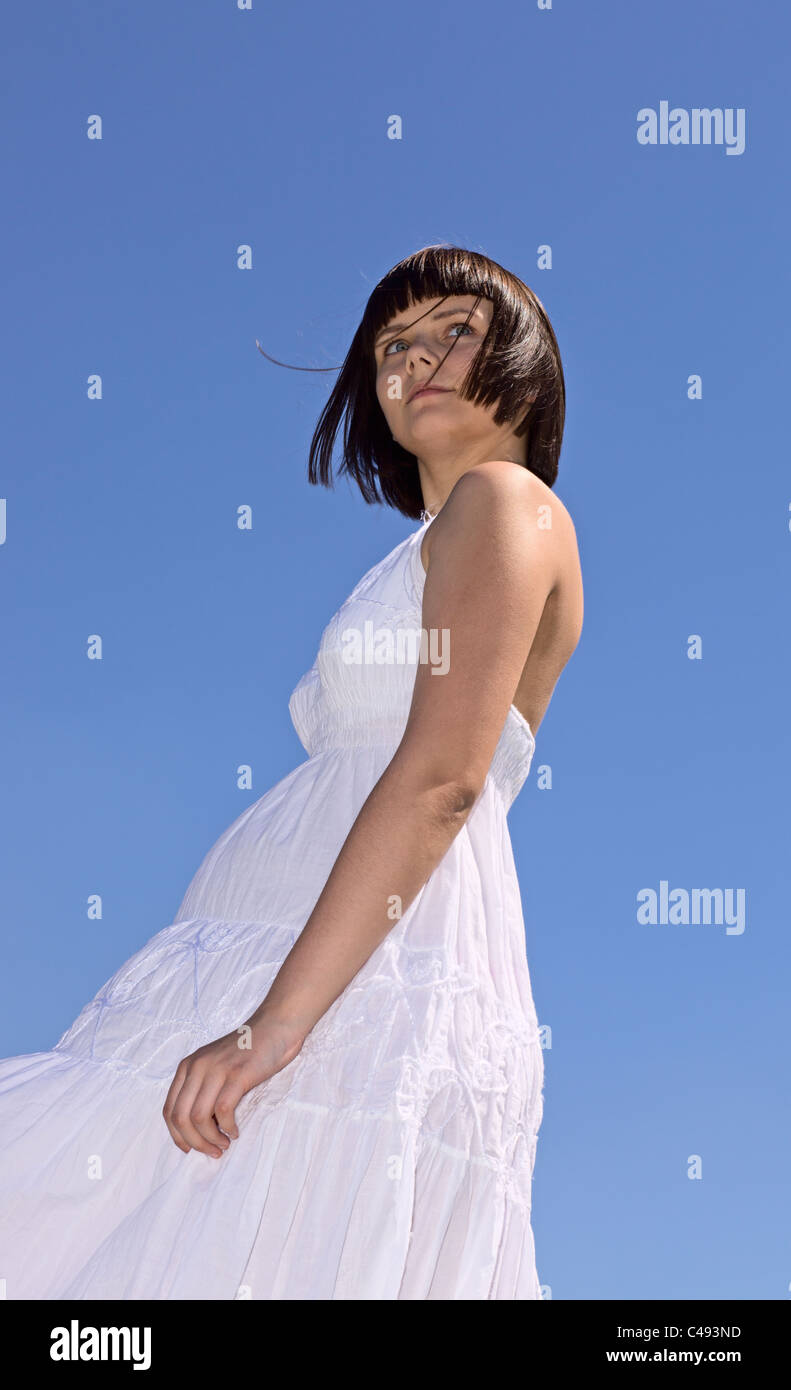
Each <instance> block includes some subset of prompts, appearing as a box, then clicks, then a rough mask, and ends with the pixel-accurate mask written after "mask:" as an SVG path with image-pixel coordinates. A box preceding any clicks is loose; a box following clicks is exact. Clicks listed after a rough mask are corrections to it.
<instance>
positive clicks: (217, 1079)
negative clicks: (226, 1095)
mask: <svg viewBox="0 0 791 1390" xmlns="http://www.w3.org/2000/svg"><path fill="white" fill-rule="evenodd" d="M224 1084H225V1076H224V1074H220V1075H217V1074H216V1073H215V1074H214V1075H211V1074H210V1075H209V1076H205V1077H204V1079H203V1085H202V1086H201V1088H200V1090H199V1091H198V1093H197V1095H196V1096H195V1099H194V1100H193V1102H192V1106H191V1108H190V1120H191V1121H192V1124H193V1125H194V1127H195V1129H196V1130H197V1131H198V1133H199V1134H200V1135H202V1136H203V1138H204V1139H205V1140H206V1142H207V1143H208V1144H212V1145H214V1146H215V1147H216V1148H218V1149H222V1150H225V1149H227V1148H228V1144H229V1142H230V1141H229V1140H228V1139H227V1138H226V1136H225V1135H224V1134H223V1133H222V1131H221V1130H220V1128H219V1126H218V1124H217V1121H216V1120H215V1118H214V1111H215V1105H216V1101H217V1096H218V1095H219V1094H220V1092H221V1091H222V1088H223V1086H224Z"/></svg>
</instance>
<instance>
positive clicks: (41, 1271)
mask: <svg viewBox="0 0 791 1390" xmlns="http://www.w3.org/2000/svg"><path fill="white" fill-rule="evenodd" d="M432 519H433V518H429V519H428V520H425V519H424V521H423V523H422V524H421V526H420V527H419V529H417V530H416V531H413V532H412V533H411V534H410V535H409V536H408V537H407V538H406V539H405V540H404V541H402V542H401V543H400V544H399V545H397V546H396V547H395V549H394V550H392V551H391V553H390V554H389V555H387V556H386V557H385V558H384V559H383V560H381V561H380V562H379V564H377V565H375V566H374V568H373V569H371V570H369V572H368V573H367V574H366V575H365V576H364V577H363V578H362V579H361V580H360V582H359V584H357V586H356V587H355V589H354V590H353V591H352V593H351V594H350V595H349V597H348V599H346V601H345V602H344V603H343V604H342V605H341V607H340V609H339V610H338V612H337V613H336V614H335V615H334V617H333V618H332V619H331V621H330V623H329V624H328V626H327V627H326V628H325V630H324V633H323V634H322V638H321V643H320V646H319V651H318V654H317V657H316V661H315V664H314V665H313V667H312V668H311V669H310V671H308V672H307V673H306V675H304V676H303V678H302V679H301V680H300V682H299V684H298V685H297V687H296V689H295V690H294V693H293V695H292V696H291V700H290V705H289V707H290V711H291V716H292V719H293V722H294V726H295V728H296V730H297V733H298V734H299V737H300V739H301V741H302V743H303V744H304V746H305V749H306V750H307V753H308V758H307V759H306V760H305V761H304V762H302V763H300V764H299V765H298V766H297V767H296V768H295V769H294V771H293V772H291V773H290V774H289V775H288V776H286V777H285V778H284V779H283V780H282V781H280V782H279V783H278V784H277V785H276V786H274V787H273V788H272V789H271V790H270V791H268V792H267V793H266V794H265V795H264V796H262V797H261V798H260V799H259V800H257V801H255V802H254V803H253V804H252V805H251V806H248V807H247V809H246V810H245V811H243V812H242V814H241V815H240V816H239V817H238V818H237V819H236V820H235V821H234V822H233V824H232V825H230V826H229V828H228V829H227V830H225V831H224V833H223V834H222V835H221V836H220V838H219V839H218V840H217V842H216V843H215V844H214V845H213V846H212V848H211V849H210V850H209V852H208V854H207V855H206V857H205V859H204V860H203V863H202V864H201V866H200V868H199V869H198V871H197V873H196V874H195V877H194V878H193V880H192V882H191V883H190V885H189V887H188V889H187V892H186V894H185V896H184V899H183V902H182V904H181V907H180V909H179V911H178V913H177V916H176V919H175V921H174V922H173V923H172V924H171V925H169V926H166V927H165V928H164V929H163V930H161V931H159V932H157V934H156V935H155V936H152V937H151V939H150V940H149V941H148V942H147V943H146V944H145V945H144V946H143V947H142V948H141V949H140V950H139V951H138V952H137V953H136V954H135V955H134V956H132V957H131V959H130V960H128V961H127V962H126V963H125V964H124V965H122V966H121V967H120V969H119V970H118V971H117V972H116V974H115V975H114V976H113V977H112V979H110V980H109V981H108V982H107V984H106V985H105V986H104V987H103V988H102V989H101V990H100V991H99V992H98V994H97V995H96V997H95V998H94V999H92V1000H91V1001H90V1003H88V1004H86V1005H85V1007H84V1008H83V1009H82V1011H81V1013H80V1014H79V1016H78V1017H77V1018H76V1020H75V1021H74V1023H73V1024H72V1025H71V1027H70V1028H69V1029H68V1030H67V1031H66V1032H65V1033H64V1034H63V1036H62V1037H61V1039H60V1041H59V1042H58V1043H57V1044H56V1045H55V1047H54V1048H53V1049H52V1050H51V1051H49V1052H37V1053H33V1054H29V1055H26V1056H19V1057H11V1058H8V1059H6V1060H3V1061H0V1134H2V1137H3V1139H2V1153H1V1154H0V1277H2V1278H4V1279H5V1281H6V1283H5V1288H6V1297H7V1298H8V1299H12V1300H13V1299H67V1298H75V1299H237V1298H251V1299H261V1300H264V1299H288V1300H302V1299H320V1300H331V1299H358V1300H364V1299H383V1300H387V1299H414V1300H422V1299H447V1300H455V1299H465V1300H466V1299H470V1300H472V1299H538V1298H540V1297H541V1292H540V1286H539V1280H538V1275H537V1272H536V1263H535V1251H534V1243H533V1234H532V1229H531V1219H530V1218H531V1189H532V1178H533V1168H534V1162H535V1153H536V1143H537V1137H538V1130H539V1126H540V1123H541V1118H542V1113H543V1079H544V1063H543V1053H542V1048H541V1039H540V1033H539V1028H538V1021H537V1017H536V1011H535V1006H534V1003H533V997H532V991H531V983H530V975H529V971H528V964H527V957H526V950H525V928H524V921H523V915H522V905H521V901H520V894H519V885H518V882H517V877H516V870H515V867H514V860H513V854H512V849H511V841H510V836H509V831H508V825H507V820H506V814H507V811H508V808H509V806H510V805H511V803H512V801H513V799H514V797H515V796H516V794H517V793H518V791H519V790H520V788H521V786H522V785H523V783H524V781H525V778H526V776H527V774H528V771H529V769H530V764H531V760H532V757H533V751H534V747H535V740H534V738H533V735H532V733H531V731H530V728H529V725H528V724H527V722H526V721H525V719H524V718H523V717H522V716H521V715H520V714H519V713H518V711H517V710H516V709H515V708H513V707H512V708H511V710H510V711H509V714H508V717H507V719H506V722H505V727H504V729H503V733H502V736H501V738H500V740H499V743H498V745H497V748H496V751H495V754H494V758H493V760H492V764H491V768H490V771H489V774H488V776H487V779H486V782H485V785H484V788H483V790H482V792H481V794H480V796H479V798H478V799H477V801H476V802H475V805H474V806H473V809H472V811H471V812H470V814H469V816H468V818H467V821H466V823H465V824H464V826H463V827H462V829H461V830H460V831H459V833H458V835H457V836H456V838H455V839H454V841H453V843H452V844H451V846H450V848H449V849H448V851H447V853H446V854H445V855H444V856H443V858H442V860H441V862H440V864H439V865H438V867H437V868H436V869H435V871H434V872H433V873H432V875H431V876H430V878H429V880H428V882H427V883H426V884H425V886H424V887H423V888H422V890H421V891H420V892H419V893H418V895H417V897H416V899H415V900H414V901H413V902H412V904H411V905H410V906H409V908H408V909H407V910H406V911H405V912H404V914H403V916H402V917H401V919H400V921H397V922H395V923H394V925H393V927H392V930H391V931H390V933H389V935H388V936H387V937H386V938H385V940H384V941H383V942H382V943H381V944H380V945H379V946H378V947H377V948H376V949H375V951H374V952H373V954H372V955H371V957H370V958H369V960H368V961H367V963H366V964H365V965H364V966H363V968H362V969H361V970H360V971H359V973H358V974H357V975H356V976H355V977H354V979H353V980H352V981H351V983H350V984H349V985H348V986H347V988H346V989H345V990H344V991H343V993H342V994H341V995H340V996H339V997H338V999H336V1001H335V1002H334V1003H333V1004H332V1005H331V1007H330V1008H329V1009H328V1010H327V1012H326V1013H325V1014H324V1015H323V1017H322V1018H321V1019H320V1020H319V1022H318V1023H317V1024H316V1026H315V1027H314V1028H313V1030H312V1031H311V1033H310V1034H309V1035H308V1037H307V1039H306V1041H305V1043H304V1046H303V1048H302V1050H301V1052H300V1053H299V1055H298V1056H297V1057H296V1058H294V1060H293V1061H292V1062H290V1063H289V1065H288V1066H286V1067H285V1068H284V1069H283V1070H282V1071H280V1072H278V1073H277V1074H276V1075H275V1076H274V1077H272V1078H271V1079H270V1080H269V1081H267V1082H265V1083H264V1084H263V1085H260V1086H258V1087H256V1088H255V1089H254V1090H253V1091H251V1092H248V1094H247V1095H246V1096H245V1097H243V1099H242V1101H241V1102H240V1104H239V1105H238V1107H237V1110H236V1118H237V1123H238V1127H239V1131H240V1133H239V1138H238V1139H237V1140H234V1141H233V1142H232V1143H231V1145H230V1147H229V1149H228V1150H227V1151H226V1152H225V1153H224V1154H223V1155H222V1157H221V1158H220V1159H212V1158H210V1157H208V1155H205V1154H201V1153H199V1152H196V1151H195V1150H191V1151H190V1152H189V1153H188V1154H185V1153H183V1152H182V1151H181V1150H179V1149H177V1148H176V1146H175V1145H174V1143H173V1141H172V1139H171V1138H170V1135H169V1133H168V1131H167V1128H166V1126H165V1122H164V1119H163V1117H162V1106H163V1105H164V1101H165V1097H166V1095H167V1092H168V1090H169V1087H170V1084H171V1081H172V1079H173V1075H174V1072H175V1070H176V1067H177V1066H178V1063H179V1062H180V1061H181V1059H182V1058H183V1057H185V1056H187V1055H188V1054H189V1053H191V1052H194V1051H195V1050H196V1049H197V1048H198V1047H201V1046H202V1045H203V1044H205V1043H208V1042H210V1041H212V1040H213V1039H215V1038H218V1037H221V1036H223V1035H224V1034H226V1033H229V1032H231V1031H232V1030H234V1029H236V1028H238V1027H239V1026H240V1025H241V1024H242V1023H243V1022H244V1020H245V1019H246V1018H248V1017H249V1016H250V1014H251V1013H252V1012H253V1010H254V1009H255V1008H256V1007H257V1006H258V1005H259V1004H260V1003H261V1001H262V999H263V998H264V997H265V995H266V993H267V991H268V989H269V987H270V985H271V983H272V980H273V979H274V977H275V975H276V974H277V971H278V969H279V968H280V965H281V964H282V962H283V960H284V958H285V956H286V955H287V954H288V952H289V950H290V948H291V946H292V944H293V942H294V941H295V939H296V938H297V936H298V935H299V933H300V931H301V929H302V927H303V926H304V924H305V921H306V919H307V918H308V916H309V914H310V912H311V910H312V908H313V907H314V905H315V903H316V900H317V898H318V897H319V895H320V893H321V890H322V888H323V886H324V884H325V882H326V879H327V877H328V875H329V872H330V870H331V868H332V866H333V863H334V861H335V859H336V857H337V855H338V853H339V851H340V849H341V847H342V845H343V842H344V840H345V838H346V836H347V834H348V832H349V830H350V829H351V826H352V824H353V822H354V820H355V818H356V816H357V815H358V813H359V811H360V809H361V807H362V805H363V803H364V801H365V799H366V797H367V796H368V793H369V792H370V791H371V790H372V788H373V786H374V785H375V783H376V782H377V780H378V779H379V777H380V776H381V774H382V773H383V772H384V770H385V768H386V767H387V764H388V762H389V761H390V759H391V757H392V756H393V753H394V752H395V750H396V747H397V745H398V743H399V741H400V739H401V736H402V734H403V731H404V727H405V724H406V720H407V715H408V711H409V706H410V700H411V695H412V687H413V685H414V680H415V674H416V664H415V659H416V656H417V652H416V649H415V647H414V645H413V646H412V647H411V648H410V647H409V644H408V643H402V645H401V655H402V657H403V656H406V657H407V658H408V659H405V660H401V661H390V662H387V661H380V662H376V661H371V660H363V661H361V662H359V663H357V664H353V663H351V662H349V660H348V655H349V644H348V638H344V636H343V634H344V632H346V631H347V630H348V629H355V630H357V631H360V632H364V631H365V624H366V623H369V624H372V625H373V630H376V632H377V634H378V637H377V640H378V641H379V642H380V650H381V638H380V636H379V635H380V634H381V630H382V629H385V628H386V629H389V630H390V631H391V632H392V633H393V634H394V635H395V634H397V633H398V632H399V630H401V631H402V632H403V631H404V630H407V629H419V628H420V627H421V622H422V617H421V606H422V591H423V582H424V579H425V572H424V569H423V564H422V560H421V556H420V548H421V540H422V537H423V535H424V534H425V530H426V526H427V524H430V521H431V520H432ZM368 631H369V633H370V632H371V631H372V629H371V628H369V629H368ZM369 652H370V644H369ZM344 653H345V656H344Z"/></svg>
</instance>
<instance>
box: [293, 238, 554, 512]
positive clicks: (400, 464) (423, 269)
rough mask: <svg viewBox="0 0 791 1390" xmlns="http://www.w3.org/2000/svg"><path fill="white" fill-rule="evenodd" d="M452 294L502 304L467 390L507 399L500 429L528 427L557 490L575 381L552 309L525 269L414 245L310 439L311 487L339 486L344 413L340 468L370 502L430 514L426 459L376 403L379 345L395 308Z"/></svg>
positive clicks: (362, 330)
mask: <svg viewBox="0 0 791 1390" xmlns="http://www.w3.org/2000/svg"><path fill="white" fill-rule="evenodd" d="M451 295H475V296H477V297H483V298H485V299H490V300H491V301H492V306H493V308H492V319H491V323H490V324H489V328H488V330H487V332H486V335H485V337H484V339H483V342H482V343H481V346H480V348H479V350H478V352H477V353H476V354H475V356H474V358H473V359H472V361H471V363H470V366H469V369H468V371H467V372H466V374H465V376H464V379H463V381H462V382H460V384H459V387H458V394H459V395H460V396H461V397H462V399H463V400H469V401H473V402H474V403H476V404H480V405H484V406H492V405H494V404H495V403H498V404H497V409H496V411H495V414H494V422H495V424H497V425H503V424H506V423H509V422H511V421H514V420H517V419H519V424H518V426H516V428H515V433H516V434H517V435H518V436H520V437H521V436H523V435H524V434H525V433H526V432H528V440H527V468H528V469H529V471H530V472H531V473H535V474H536V476H537V477H539V478H541V480H542V481H543V482H545V483H546V484H547V486H548V487H552V486H553V484H554V482H555V480H556V478H557V475H558V460H559V457H560V446H561V443H562V439H563V426H564V421H565V412H566V387H565V382H564V378H563V366H562V363H561V360H560V350H559V348H558V344H557V340H556V338H555V334H554V332H553V329H552V325H551V323H550V322H549V319H548V317H547V314H546V311H545V309H544V306H543V305H542V304H541V302H540V300H539V299H538V298H537V296H536V295H535V294H534V293H533V291H532V290H530V289H528V287H527V285H525V284H523V282H522V281H521V280H520V279H518V278H517V276H516V275H512V274H511V273H510V272H509V271H507V270H504V269H503V267H502V266H500V265H498V264H497V262H496V261H492V260H490V259H489V257H488V256H483V255H480V254H479V253H477V252H475V251H466V250H464V249H463V248H462V247H459V246H445V245H435V246H425V247H423V249H422V250H420V251H415V252H414V253H413V254H412V255H411V256H407V257H406V259H405V260H403V261H399V262H398V264H397V265H395V266H393V268H392V270H389V271H388V272H387V274H386V275H385V276H384V277H383V279H381V280H380V281H379V284H378V285H376V286H375V288H374V289H373V291H372V293H371V295H370V297H369V299H368V303H367V304H366V306H365V312H364V313H363V317H362V320H361V322H360V325H359V327H358V329H357V332H356V333H355V335H354V338H353V339H352V343H351V347H350V348H349V351H348V353H347V355H346V359H345V361H344V363H343V366H342V367H341V369H340V376H339V377H338V380H337V381H336V383H335V386H334V387H333V390H332V393H331V395H330V396H329V399H328V400H327V403H326V405H325V406H324V409H323V410H322V412H321V415H320V416H319V420H318V423H317V425H316V428H315V431H314V434H313V438H312V440H311V445H310V455H309V459H308V479H309V481H310V482H311V483H322V484H323V485H324V486H325V487H332V486H333V485H334V480H333V469H332V454H333V448H334V445H335V440H336V437H337V434H338V430H339V429H340V425H341V420H342V419H343V417H344V415H345V416H346V421H345V426H344V432H343V460H342V462H341V463H340V465H339V466H338V469H337V473H338V474H341V473H346V474H348V475H349V476H350V477H352V478H354V480H355V482H356V483H357V485H358V487H359V489H360V491H361V493H362V495H363V497H364V498H365V501H366V502H369V503H371V502H385V503H386V504H387V505H388V506H391V507H395V508H396V509H397V510H398V511H400V512H402V513H403V514H404V516H408V517H412V518H418V517H420V516H421V515H422V512H423V507H424V501H423V494H422V491H421V487H420V477H419V474H418V467H417V459H416V458H415V455H414V454H410V453H409V452H408V450H406V449H404V448H402V446H401V445H400V444H399V443H398V442H397V441H396V440H395V439H394V438H393V436H392V434H391V433H390V429H389V426H388V424H387V420H386V419H385V415H384V412H383V410H382V407H381V406H380V404H379V401H378V399H377V395H376V358H375V354H374V343H375V340H376V337H377V335H378V334H379V333H380V332H381V330H382V329H383V328H384V327H385V326H386V325H387V324H388V323H389V322H390V321H391V320H392V319H393V317H394V316H395V315H396V314H401V313H403V312H404V311H405V310H407V309H411V308H413V307H415V306H416V305H418V304H419V303H420V301H421V300H424V299H436V298H439V297H442V298H448V297H449V296H451ZM470 312H472V311H470ZM457 341H458V339H454V340H453V343H451V346H450V348H449V349H448V352H451V351H452V350H453V346H454V345H455V343H456V342H457ZM445 356H447V353H446V354H445ZM444 360H445V358H444V357H443V358H442V359H441V361H442V362H444ZM437 365H438V366H440V365H441V362H440V363H438V364H437Z"/></svg>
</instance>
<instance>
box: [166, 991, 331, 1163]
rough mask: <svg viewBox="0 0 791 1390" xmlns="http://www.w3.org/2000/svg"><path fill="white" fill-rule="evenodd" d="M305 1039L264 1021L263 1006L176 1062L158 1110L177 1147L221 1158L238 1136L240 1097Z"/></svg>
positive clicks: (283, 1025) (279, 1022) (288, 1059)
mask: <svg viewBox="0 0 791 1390" xmlns="http://www.w3.org/2000/svg"><path fill="white" fill-rule="evenodd" d="M304 1040H305V1039H304V1035H301V1034H300V1033H299V1032H297V1030H296V1029H295V1028H294V1026H293V1025H292V1024H289V1023H285V1022H283V1021H282V1020H280V1019H276V1018H274V1017H272V1016H269V1017H267V1015H266V1012H265V1010H264V1009H263V1008H262V1009H261V1010H259V1011H257V1013H256V1014H254V1015H253V1016H252V1018H250V1019H249V1020H248V1021H247V1023H246V1024H244V1025H243V1027H241V1028H239V1029H237V1030H236V1031H235V1032H233V1033H226V1035H225V1037H222V1038H218V1039H217V1041H216V1042H212V1043H208V1044H207V1045H206V1046H205V1047H199V1048H198V1050H197V1052H192V1053H190V1055H189V1057H185V1058H184V1060H183V1061H181V1062H179V1064H178V1067H177V1068H176V1074H175V1076H174V1078H173V1080H172V1082H171V1085H170V1090H169V1091H168V1094H167V1099H166V1101H165V1104H164V1106H163V1109H162V1114H163V1116H164V1118H165V1124H166V1125H167V1127H168V1129H169V1131H170V1135H171V1138H172V1140H173V1143H174V1144H175V1145H176V1147H177V1148H178V1149H181V1150H182V1152H183V1153H189V1151H190V1149H198V1150H199V1151H200V1152H201V1153H205V1154H208V1155H209V1156H210V1157H211V1158H219V1157H220V1155H221V1153H222V1152H223V1151H224V1150H225V1149H227V1148H229V1147H230V1142H231V1139H238V1137H239V1130H238V1129H237V1126H236V1119H235V1114H234V1112H235V1110H236V1106H237V1105H238V1104H239V1101H240V1100H241V1099H242V1096H244V1095H246V1094H247V1092H248V1091H252V1089H253V1087H254V1086H260V1085H261V1083H262V1082H263V1081H268V1080H269V1078H270V1076H274V1075H275V1073H276V1072H279V1071H282V1069H283V1067H285V1066H288V1063H289V1062H292V1061H293V1060H294V1058H295V1057H296V1056H297V1054H298V1053H299V1052H300V1050H301V1048H302V1044H303V1042H304ZM223 1131H224V1132H223ZM228 1136H230V1138H229V1137H228Z"/></svg>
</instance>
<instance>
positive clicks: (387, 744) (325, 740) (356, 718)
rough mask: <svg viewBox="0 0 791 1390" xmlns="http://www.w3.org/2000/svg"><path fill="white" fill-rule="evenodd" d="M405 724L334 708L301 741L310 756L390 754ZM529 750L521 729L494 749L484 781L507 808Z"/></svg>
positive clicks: (389, 717)
mask: <svg viewBox="0 0 791 1390" xmlns="http://www.w3.org/2000/svg"><path fill="white" fill-rule="evenodd" d="M406 724H407V721H406V718H405V717H404V716H403V715H401V716H397V715H394V714H389V715H388V714H383V715H380V716H373V715H371V714H368V715H367V716H366V718H365V719H361V718H360V712H359V710H355V711H343V712H341V711H339V710H336V711H334V712H333V715H332V717H331V718H327V716H326V711H325V712H324V717H323V718H322V719H321V720H320V721H318V722H317V723H316V724H315V725H314V726H313V728H312V729H311V730H310V732H309V735H308V737H307V738H306V739H305V740H304V742H305V746H306V748H307V750H308V753H309V756H310V757H311V758H320V757H326V756H327V755H329V754H332V753H344V752H347V753H352V752H354V751H355V750H363V749H371V750H379V752H380V755H381V756H383V757H384V756H386V754H387V753H389V754H390V756H392V755H393V754H394V753H395V751H396V749H397V748H398V745H399V743H400V742H401V739H402V738H403V735H404V730H405V728H406ZM305 732H306V733H307V730H306V731H305ZM509 735H510V736H509ZM531 752H532V748H531V747H527V748H526V747H525V742H524V735H523V734H522V731H521V730H520V729H515V730H514V729H511V730H508V731H507V732H506V734H505V736H504V738H502V739H501V740H500V742H499V743H498V745H497V748H496V749H495V752H494V757H493V758H492V762H491V765H490V769H489V778H488V779H487V780H489V781H490V782H492V783H493V784H494V786H495V787H496V788H497V790H498V791H499V792H500V794H501V795H502V798H503V801H504V803H505V806H506V809H508V807H509V806H510V805H511V803H512V802H513V800H514V798H515V796H516V795H517V793H518V791H519V788H520V787H521V785H522V782H523V781H524V778H525V775H526V771H527V768H528V767H529V764H530V754H531Z"/></svg>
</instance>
